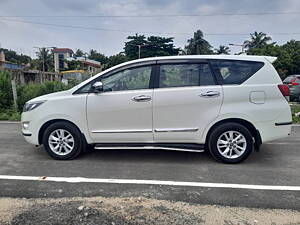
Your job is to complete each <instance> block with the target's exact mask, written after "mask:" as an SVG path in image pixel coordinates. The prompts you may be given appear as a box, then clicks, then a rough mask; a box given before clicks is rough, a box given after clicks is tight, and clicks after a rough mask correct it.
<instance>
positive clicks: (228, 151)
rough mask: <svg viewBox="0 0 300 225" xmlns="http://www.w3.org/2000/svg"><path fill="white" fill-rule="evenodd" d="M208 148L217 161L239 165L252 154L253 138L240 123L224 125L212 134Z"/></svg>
mask: <svg viewBox="0 0 300 225" xmlns="http://www.w3.org/2000/svg"><path fill="white" fill-rule="evenodd" d="M208 148H209V151H210V153H211V155H212V156H213V157H214V158H215V159H216V160H217V161H221V162H224V163H239V162H242V161H244V160H245V159H246V158H247V157H248V156H249V155H250V154H251V152H252V150H253V138H252V135H251V133H250V131H249V130H248V129H247V128H246V127H245V126H243V125H241V124H238V123H224V124H221V125H219V126H218V127H216V128H215V129H214V130H213V131H212V132H211V134H210V136H209V140H208Z"/></svg>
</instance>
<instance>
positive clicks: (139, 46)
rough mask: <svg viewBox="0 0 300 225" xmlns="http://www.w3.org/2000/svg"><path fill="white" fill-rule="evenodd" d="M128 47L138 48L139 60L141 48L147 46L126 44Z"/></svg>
mask: <svg viewBox="0 0 300 225" xmlns="http://www.w3.org/2000/svg"><path fill="white" fill-rule="evenodd" d="M128 45H131V46H136V47H138V56H139V59H140V58H141V48H142V47H146V46H149V45H135V44H128Z"/></svg>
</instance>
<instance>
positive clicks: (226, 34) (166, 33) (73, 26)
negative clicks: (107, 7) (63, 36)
mask: <svg viewBox="0 0 300 225" xmlns="http://www.w3.org/2000/svg"><path fill="white" fill-rule="evenodd" d="M1 20H4V21H8V22H17V23H26V24H36V25H42V26H52V27H61V28H71V29H81V30H92V31H99V30H100V31H112V32H122V33H144V34H160V35H191V34H193V32H189V33H188V32H160V31H136V30H135V31H134V30H121V29H107V28H100V27H86V26H78V25H63V24H52V23H41V22H35V21H24V20H12V19H3V18H0V21H1ZM204 35H206V36H249V35H250V33H204ZM269 35H300V32H277V33H269Z"/></svg>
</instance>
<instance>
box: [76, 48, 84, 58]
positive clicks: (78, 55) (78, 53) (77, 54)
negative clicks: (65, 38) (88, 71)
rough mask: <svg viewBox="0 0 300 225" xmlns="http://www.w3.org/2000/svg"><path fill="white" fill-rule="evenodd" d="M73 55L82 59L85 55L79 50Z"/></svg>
mask: <svg viewBox="0 0 300 225" xmlns="http://www.w3.org/2000/svg"><path fill="white" fill-rule="evenodd" d="M74 55H75V56H76V57H82V56H84V55H85V53H84V52H83V51H82V50H81V49H77V50H76V52H75V54H74Z"/></svg>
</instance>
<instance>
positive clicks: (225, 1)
mask: <svg viewBox="0 0 300 225" xmlns="http://www.w3.org/2000/svg"><path fill="white" fill-rule="evenodd" d="M274 12H275V13H277V14H272V13H274ZM282 12H283V13H284V14H282ZM224 14H231V15H230V16H229V15H224ZM232 14H248V15H232ZM103 15H105V16H112V17H101V16H103ZM157 15H160V17H159V16H158V17H152V16H157ZM161 15H173V16H168V17H166V16H165V17H161ZM174 15H177V16H174ZM178 15H202V16H191V17H187V16H178ZM203 15H205V16H203ZM96 16H100V17H96ZM118 16H121V17H118ZM124 16H129V17H124ZM140 16H142V17H140ZM299 22H300V0H0V43H1V46H2V47H3V48H9V49H14V50H16V51H17V52H21V53H23V54H27V55H31V56H34V52H35V49H34V48H33V47H34V46H56V47H68V48H72V49H73V50H76V49H78V48H80V49H83V50H84V51H88V50H89V49H96V50H97V51H99V52H102V53H104V54H107V55H112V54H116V53H118V52H120V51H122V50H123V47H124V42H125V41H126V37H127V36H128V35H134V34H135V33H139V34H145V35H147V36H148V35H161V36H166V37H170V36H171V37H174V38H175V39H174V41H175V44H176V46H177V47H184V45H185V44H186V41H187V39H189V38H190V37H192V35H193V32H194V31H196V30H197V29H201V30H202V31H203V32H204V34H205V38H206V39H207V40H208V41H209V42H210V43H211V44H212V45H213V46H214V47H217V46H219V45H228V44H229V43H242V42H243V41H244V40H246V39H248V38H249V35H248V34H249V33H251V32H254V31H263V32H265V33H268V34H270V35H271V36H272V38H273V40H274V41H276V42H278V43H280V44H281V43H284V42H286V41H288V40H290V39H296V40H299V39H300V25H299V24H300V23H299ZM56 25H57V26H56ZM279 33H281V34H279ZM282 33H284V34H282ZM238 50H239V49H238V47H232V52H236V51H238Z"/></svg>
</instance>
